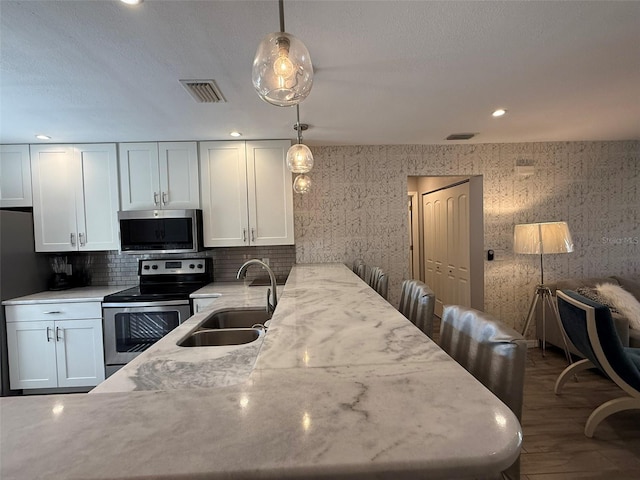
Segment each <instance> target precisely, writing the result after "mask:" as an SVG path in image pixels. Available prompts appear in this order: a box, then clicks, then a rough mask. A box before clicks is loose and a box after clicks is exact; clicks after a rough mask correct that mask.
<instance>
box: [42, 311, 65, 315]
mask: <svg viewBox="0 0 640 480" xmlns="http://www.w3.org/2000/svg"><path fill="white" fill-rule="evenodd" d="M44 313H46V314H47V315H51V314H52V313H62V312H61V311H60V310H50V311H48V312H44Z"/></svg>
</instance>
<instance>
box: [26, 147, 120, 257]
mask: <svg viewBox="0 0 640 480" xmlns="http://www.w3.org/2000/svg"><path fill="white" fill-rule="evenodd" d="M31 174H32V184H33V220H34V233H35V244H36V251H37V252H66V251H75V250H84V251H98V250H118V248H119V239H118V218H117V212H118V170H117V159H116V147H115V144H88V145H32V146H31Z"/></svg>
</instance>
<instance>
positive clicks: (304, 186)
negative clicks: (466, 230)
mask: <svg viewBox="0 0 640 480" xmlns="http://www.w3.org/2000/svg"><path fill="white" fill-rule="evenodd" d="M310 188H311V179H310V178H309V176H308V175H305V174H302V175H298V176H297V177H296V178H295V180H294V181H293V191H294V192H296V193H307V192H308V191H309V189H310Z"/></svg>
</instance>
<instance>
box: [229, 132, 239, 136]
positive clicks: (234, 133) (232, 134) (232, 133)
mask: <svg viewBox="0 0 640 480" xmlns="http://www.w3.org/2000/svg"><path fill="white" fill-rule="evenodd" d="M229 135H231V136H232V137H241V136H242V134H241V133H240V132H235V131H234V132H231V133H230V134H229Z"/></svg>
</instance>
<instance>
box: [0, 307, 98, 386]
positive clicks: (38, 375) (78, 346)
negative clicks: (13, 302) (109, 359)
mask: <svg viewBox="0 0 640 480" xmlns="http://www.w3.org/2000/svg"><path fill="white" fill-rule="evenodd" d="M43 305H45V308H43V309H42V310H43V311H42V312H41V313H42V315H41V316H40V315H33V306H31V305H25V306H24V307H31V308H26V309H25V308H22V309H21V308H20V307H23V306H22V305H17V306H7V307H6V309H7V312H6V313H7V351H8V356H9V381H10V386H11V388H12V389H14V390H18V389H34V388H59V387H88V386H95V385H97V384H98V383H100V382H102V381H103V380H104V353H103V343H102V318H73V317H74V316H75V315H74V314H73V312H72V314H71V317H72V319H68V320H62V319H55V320H49V319H43V318H42V317H45V316H46V315H50V316H52V317H59V316H61V315H62V314H63V312H64V309H65V307H64V306H62V307H61V306H60V305H59V304H43ZM68 305H71V304H68ZM75 305H77V306H78V308H80V309H82V308H83V306H84V305H88V304H82V303H78V304H75ZM75 305H74V306H75ZM96 305H97V307H98V309H99V308H100V303H97V304H96ZM71 308H73V307H71ZM37 317H40V318H37Z"/></svg>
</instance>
